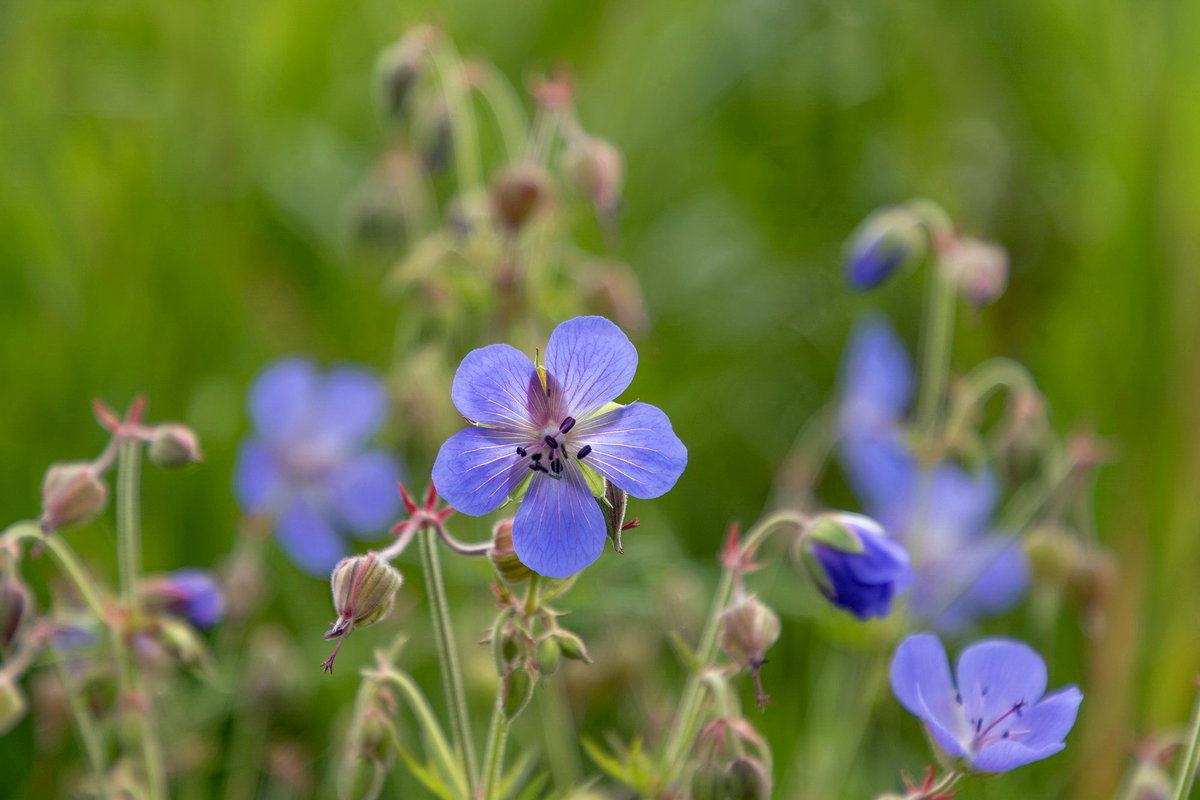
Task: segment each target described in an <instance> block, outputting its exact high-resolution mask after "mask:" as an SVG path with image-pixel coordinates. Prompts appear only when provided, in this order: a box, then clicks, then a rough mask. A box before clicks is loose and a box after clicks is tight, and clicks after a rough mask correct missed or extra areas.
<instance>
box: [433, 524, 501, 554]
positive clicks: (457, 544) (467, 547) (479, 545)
mask: <svg viewBox="0 0 1200 800" xmlns="http://www.w3.org/2000/svg"><path fill="white" fill-rule="evenodd" d="M437 532H438V536H440V537H441V539H442V542H444V543H445V545H446V547H449V548H450V549H451V550H453V551H454V552H455V553H458V554H459V555H460V556H486V555H487V554H488V551H489V550H491V549H492V548H493V547H495V546H496V545H495V543H494V542H493V541H492V540H491V539H488V540H487V541H486V542H474V543H467V542H464V541H460V540H459V539H455V538H454V536H453V535H451V533H450V531H449V529H447V528H446V526H445V525H444V524H442V523H440V522H439V523H438V524H437Z"/></svg>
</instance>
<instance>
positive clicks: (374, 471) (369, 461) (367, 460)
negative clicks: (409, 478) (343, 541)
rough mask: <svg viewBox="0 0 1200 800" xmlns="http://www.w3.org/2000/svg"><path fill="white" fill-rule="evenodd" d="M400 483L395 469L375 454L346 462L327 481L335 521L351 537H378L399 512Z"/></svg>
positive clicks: (383, 455) (391, 461) (385, 457)
mask: <svg viewBox="0 0 1200 800" xmlns="http://www.w3.org/2000/svg"><path fill="white" fill-rule="evenodd" d="M400 479H401V472H400V467H399V465H397V464H396V461H395V460H394V459H392V458H391V457H390V456H388V455H387V454H386V453H383V452H381V451H379V450H373V451H370V452H367V453H363V454H362V455H360V456H357V457H355V458H353V459H352V460H350V461H348V462H346V463H345V464H343V465H342V466H341V467H339V468H338V469H337V470H336V471H335V472H334V473H333V474H332V475H331V476H330V477H329V491H330V500H331V501H332V503H333V507H334V509H335V510H336V512H337V515H338V518H339V519H340V520H341V521H342V522H343V523H345V525H346V527H347V528H349V529H350V530H351V531H352V532H354V533H357V534H378V533H380V529H381V528H384V527H387V525H388V524H389V523H390V522H393V521H395V518H396V515H397V514H398V513H399V511H400V493H399V491H398V489H397V487H396V485H397V483H398V482H399V481H400Z"/></svg>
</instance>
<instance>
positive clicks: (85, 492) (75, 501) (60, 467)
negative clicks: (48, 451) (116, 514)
mask: <svg viewBox="0 0 1200 800" xmlns="http://www.w3.org/2000/svg"><path fill="white" fill-rule="evenodd" d="M107 500H108V487H107V486H105V485H104V483H103V481H101V480H100V477H99V475H98V474H97V472H96V468H95V466H94V465H93V464H92V463H91V462H90V461H71V462H65V463H59V464H51V465H50V468H49V469H48V470H46V477H45V478H43V479H42V517H41V520H40V522H41V526H42V530H44V531H56V530H58V529H60V528H64V527H66V526H68V525H74V524H75V523H77V522H86V521H87V520H89V519H91V518H92V517H94V516H95V515H96V514H99V513H100V511H101V510H102V509H103V508H104V504H105V502H106V501H107Z"/></svg>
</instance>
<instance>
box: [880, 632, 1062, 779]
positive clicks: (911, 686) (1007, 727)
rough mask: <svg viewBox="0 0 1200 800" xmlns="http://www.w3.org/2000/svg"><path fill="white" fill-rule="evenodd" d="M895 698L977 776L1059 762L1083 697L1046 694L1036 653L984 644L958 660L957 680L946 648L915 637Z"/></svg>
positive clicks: (896, 660)
mask: <svg viewBox="0 0 1200 800" xmlns="http://www.w3.org/2000/svg"><path fill="white" fill-rule="evenodd" d="M891 681H892V693H893V694H895V695H896V699H897V700H899V701H900V705H902V706H904V707H905V708H906V709H908V710H909V711H910V712H912V713H913V714H914V715H915V716H917V717H919V718H920V719H921V721H922V722H924V723H925V726H926V728H927V729H928V730H929V735H930V736H931V737H932V738H933V740H934V741H935V742H937V745H938V747H939V748H940V749H941V750H942V751H943V752H945V754H946V755H947V756H949V757H950V758H952V759H954V760H956V761H959V762H961V763H963V764H965V765H967V766H969V767H970V768H971V769H972V770H974V771H975V772H982V773H995V772H1007V771H1008V770H1010V769H1015V768H1017V767H1021V766H1024V765H1026V764H1029V763H1031V762H1034V761H1039V760H1041V759H1043V758H1046V757H1047V756H1052V755H1054V754H1055V753H1057V752H1058V751H1060V750H1062V749H1063V748H1064V747H1066V745H1065V744H1064V743H1063V739H1064V738H1066V735H1067V733H1068V732H1069V731H1070V730H1071V727H1072V726H1073V725H1074V724H1075V715H1076V714H1077V713H1078V711H1079V703H1080V702H1081V701H1082V700H1083V694H1082V693H1081V692H1080V691H1079V689H1078V688H1077V687H1075V686H1067V687H1064V688H1062V689H1059V690H1058V691H1056V692H1054V693H1053V694H1049V695H1046V696H1045V697H1043V696H1042V695H1043V694H1044V693H1045V691H1046V663H1045V662H1044V661H1043V660H1042V657H1041V656H1040V655H1038V654H1037V652H1036V651H1034V650H1033V648H1031V647H1030V646H1029V645H1027V644H1025V643H1024V642H1018V641H1015V640H1012V639H983V640H980V641H978V642H976V643H975V644H973V645H971V646H970V647H968V648H967V649H966V650H964V651H963V652H962V653H961V654H960V655H959V657H958V664H957V665H956V667H955V670H954V679H953V680H952V679H951V677H950V664H949V661H948V660H947V658H946V651H945V649H944V648H943V647H942V643H941V641H940V640H939V639H938V638H937V637H936V636H934V635H933V634H929V633H919V634H916V635H914V636H909V637H908V638H907V639H905V640H904V641H903V642H901V643H900V647H899V648H897V649H896V654H895V656H893V658H892V667H891Z"/></svg>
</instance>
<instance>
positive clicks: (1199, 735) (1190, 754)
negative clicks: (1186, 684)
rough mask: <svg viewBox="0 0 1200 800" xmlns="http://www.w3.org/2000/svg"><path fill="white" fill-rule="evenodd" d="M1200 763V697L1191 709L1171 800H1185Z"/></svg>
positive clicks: (1190, 790) (1189, 792)
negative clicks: (1190, 722) (1189, 723)
mask: <svg viewBox="0 0 1200 800" xmlns="http://www.w3.org/2000/svg"><path fill="white" fill-rule="evenodd" d="M1198 761H1200V696H1197V698H1196V705H1195V707H1194V708H1193V709H1192V724H1191V727H1190V729H1189V730H1188V738H1187V746H1186V748H1185V749H1184V751H1183V760H1182V761H1181V762H1180V764H1179V775H1178V776H1177V777H1176V778H1175V791H1174V793H1173V794H1172V795H1171V800H1187V797H1188V795H1190V794H1191V793H1192V783H1193V782H1194V781H1195V780H1196V766H1197V762H1198Z"/></svg>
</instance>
